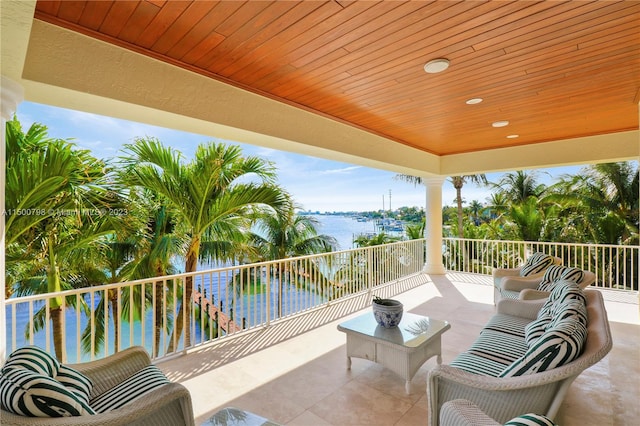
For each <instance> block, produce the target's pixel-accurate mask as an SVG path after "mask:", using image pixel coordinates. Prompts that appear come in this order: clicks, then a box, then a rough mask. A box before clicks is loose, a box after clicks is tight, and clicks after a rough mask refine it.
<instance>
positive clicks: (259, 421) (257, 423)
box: [200, 407, 279, 426]
mask: <svg viewBox="0 0 640 426" xmlns="http://www.w3.org/2000/svg"><path fill="white" fill-rule="evenodd" d="M200 426H279V425H278V424H277V423H274V422H272V421H270V420H267V419H265V418H264V417H260V416H258V415H257V414H254V413H251V412H249V411H244V410H241V409H239V408H234V407H227V408H223V409H222V410H220V411H218V412H216V413H215V414H214V415H213V416H212V417H211V418H210V419H208V420H207V421H206V422H204V423H202V424H201V425H200Z"/></svg>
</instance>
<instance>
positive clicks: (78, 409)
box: [0, 368, 95, 417]
mask: <svg viewBox="0 0 640 426" xmlns="http://www.w3.org/2000/svg"><path fill="white" fill-rule="evenodd" d="M0 402H1V404H2V408H3V409H4V410H7V411H10V412H12V413H14V414H17V415H20V416H27V417H70V416H83V415H91V414H95V412H94V411H93V410H92V409H91V407H90V406H89V405H88V404H86V403H85V402H83V401H82V400H81V399H79V398H78V397H76V395H74V393H73V392H71V391H69V390H68V389H67V388H65V387H64V386H63V385H62V384H60V383H59V382H58V381H57V380H55V379H53V378H51V377H47V376H45V375H43V374H39V373H36V372H34V371H32V370H30V369H27V368H10V369H8V370H4V369H3V370H2V376H1V377H0Z"/></svg>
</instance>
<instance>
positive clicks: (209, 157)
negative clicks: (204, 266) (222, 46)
mask: <svg viewBox="0 0 640 426" xmlns="http://www.w3.org/2000/svg"><path fill="white" fill-rule="evenodd" d="M125 153H126V154H128V155H127V156H126V157H125V158H124V161H125V163H126V164H127V167H128V172H129V173H128V175H127V180H128V182H129V184H130V185H132V186H139V187H142V188H147V189H149V190H150V191H153V192H155V193H157V194H158V195H159V196H161V197H162V199H163V200H164V202H166V204H167V206H169V207H170V208H171V209H172V211H173V212H174V214H175V216H176V220H177V223H178V224H179V227H180V228H181V230H182V232H184V234H185V235H186V236H187V240H188V242H187V244H186V246H187V248H186V251H185V253H184V257H185V267H184V270H185V272H187V273H189V272H194V271H196V268H197V263H198V260H199V257H200V249H201V245H202V243H203V240H204V239H207V240H209V242H212V243H213V245H212V246H211V247H210V248H209V253H214V254H215V257H216V258H218V259H220V260H231V259H232V258H233V255H234V253H232V252H231V250H232V249H231V247H232V246H233V244H229V242H233V241H235V240H240V239H241V238H242V236H243V234H242V232H241V228H242V226H243V225H244V223H245V219H244V216H245V215H248V214H249V213H250V212H251V211H252V210H255V209H256V208H258V207H261V206H270V207H272V208H274V209H276V210H282V209H284V208H286V207H287V206H288V204H289V200H288V197H286V196H285V195H284V193H283V191H282V190H281V189H280V188H278V187H276V186H275V185H274V178H275V171H274V169H273V167H272V166H271V165H270V164H269V163H267V162H265V161H264V160H262V159H260V158H258V157H243V156H242V151H241V149H240V147H238V146H234V145H230V146H227V145H224V144H215V143H211V144H208V145H200V146H198V148H197V149H196V153H195V157H194V159H193V160H192V161H191V162H189V163H186V162H185V161H184V158H183V157H182V155H181V154H180V153H179V152H177V151H175V150H173V149H171V148H167V147H164V146H163V145H162V143H161V142H160V141H158V140H157V139H155V138H138V139H136V140H135V142H134V143H133V144H130V145H126V147H125ZM252 176H253V177H255V178H256V179H257V181H256V179H254V180H253V181H248V182H247V179H248V178H250V177H252ZM216 243H220V244H216ZM192 294H193V279H192V278H191V277H187V278H186V279H185V285H184V294H183V298H184V299H183V300H186V301H187V303H190V300H191V297H192ZM185 324H186V327H187V329H186V332H185V335H184V345H185V347H189V346H191V309H189V308H188V307H186V306H184V304H181V305H180V309H179V312H178V316H177V318H176V320H175V326H174V339H171V342H170V346H169V348H168V351H173V350H174V343H173V342H174V340H175V338H179V337H180V336H181V335H182V331H183V328H184V327H185Z"/></svg>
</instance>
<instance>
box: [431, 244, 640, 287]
mask: <svg viewBox="0 0 640 426" xmlns="http://www.w3.org/2000/svg"><path fill="white" fill-rule="evenodd" d="M443 250H444V252H443V260H444V266H445V268H446V269H447V270H450V271H459V272H473V273H480V274H491V271H492V269H493V268H496V267H497V268H515V267H517V266H519V265H521V264H522V263H523V262H524V260H525V259H526V258H527V257H528V256H529V255H530V254H531V253H533V252H544V253H548V254H551V255H553V256H557V257H559V258H561V259H562V262H563V265H565V266H573V267H576V268H580V269H584V270H588V271H591V272H593V273H595V274H596V282H595V284H594V286H596V287H599V288H606V289H612V290H627V291H638V281H639V276H638V275H639V273H640V247H639V246H624V245H609V244H571V243H554V242H531V241H501V240H472V239H458V238H445V239H444V242H443Z"/></svg>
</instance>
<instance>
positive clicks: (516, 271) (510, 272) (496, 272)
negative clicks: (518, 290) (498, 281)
mask: <svg viewBox="0 0 640 426" xmlns="http://www.w3.org/2000/svg"><path fill="white" fill-rule="evenodd" d="M521 269H522V267H519V268H493V271H491V275H493V277H494V278H502V277H516V276H520V270H521Z"/></svg>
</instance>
